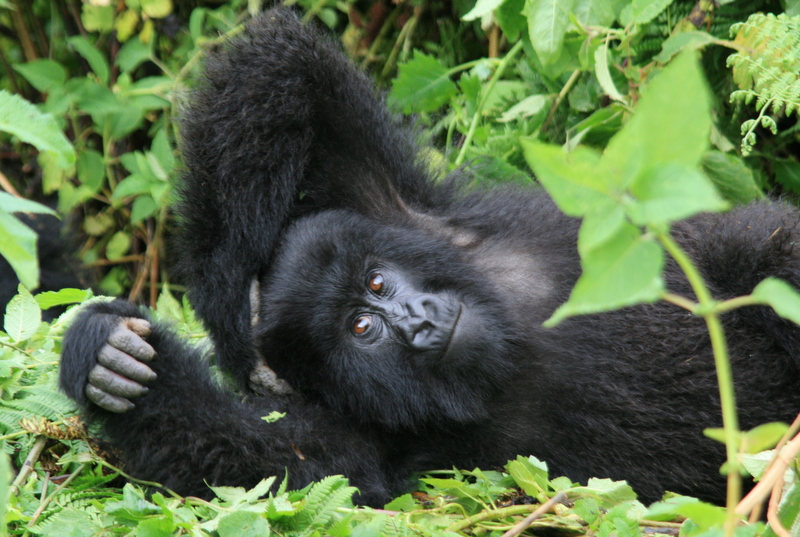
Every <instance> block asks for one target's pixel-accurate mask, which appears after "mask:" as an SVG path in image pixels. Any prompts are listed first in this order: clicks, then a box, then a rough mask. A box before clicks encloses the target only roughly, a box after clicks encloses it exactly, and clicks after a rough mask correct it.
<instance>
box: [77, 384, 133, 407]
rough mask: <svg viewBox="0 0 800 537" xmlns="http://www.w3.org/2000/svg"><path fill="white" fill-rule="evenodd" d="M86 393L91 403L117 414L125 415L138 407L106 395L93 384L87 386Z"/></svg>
mask: <svg viewBox="0 0 800 537" xmlns="http://www.w3.org/2000/svg"><path fill="white" fill-rule="evenodd" d="M84 391H85V392H86V397H87V398H88V399H89V401H91V402H93V403H94V404H96V405H97V406H99V407H101V408H105V409H106V410H108V411H110V412H114V413H116V414H123V413H125V412H128V411H129V410H133V409H134V408H136V405H134V404H133V403H131V402H130V401H128V400H127V399H124V398H122V397H117V396H116V395H111V394H110V393H106V392H104V391H103V390H101V389H100V388H97V387H96V386H92V385H91V384H87V385H86V390H84Z"/></svg>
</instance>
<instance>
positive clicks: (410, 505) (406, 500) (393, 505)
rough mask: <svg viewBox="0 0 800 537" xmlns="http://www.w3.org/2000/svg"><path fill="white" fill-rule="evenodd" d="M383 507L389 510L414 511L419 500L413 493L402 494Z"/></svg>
mask: <svg viewBox="0 0 800 537" xmlns="http://www.w3.org/2000/svg"><path fill="white" fill-rule="evenodd" d="M383 508H384V509H385V510H387V511H402V512H407V511H414V510H415V509H417V508H418V506H417V502H416V501H415V500H414V497H413V496H412V495H411V494H403V495H402V496H398V497H397V498H395V499H394V500H392V501H391V502H389V503H387V504H386V505H384V506H383Z"/></svg>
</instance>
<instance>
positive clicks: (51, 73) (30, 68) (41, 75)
mask: <svg viewBox="0 0 800 537" xmlns="http://www.w3.org/2000/svg"><path fill="white" fill-rule="evenodd" d="M14 70H15V71H17V72H18V73H19V74H21V75H22V76H24V77H25V79H26V80H27V81H28V82H30V83H31V86H33V87H34V88H36V89H37V90H39V91H41V92H44V93H47V92H49V91H50V90H52V89H54V88H60V87H62V86H63V85H64V83H65V82H66V81H67V71H66V70H65V69H64V68H63V67H61V65H60V64H59V63H58V62H54V61H53V60H35V61H32V62H27V63H22V64H19V65H14Z"/></svg>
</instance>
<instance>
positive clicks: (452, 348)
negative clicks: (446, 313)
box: [442, 304, 464, 360]
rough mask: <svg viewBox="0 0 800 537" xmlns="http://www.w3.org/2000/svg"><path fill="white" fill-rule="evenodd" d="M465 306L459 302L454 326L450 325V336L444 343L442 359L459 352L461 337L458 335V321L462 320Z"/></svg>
mask: <svg viewBox="0 0 800 537" xmlns="http://www.w3.org/2000/svg"><path fill="white" fill-rule="evenodd" d="M463 308H464V306H463V305H461V304H458V311H457V312H456V314H455V320H454V321H453V326H451V327H450V336H449V337H448V338H447V341H446V342H445V344H444V349H443V350H442V360H448V359H450V358H451V357H452V356H451V355H453V354H455V353H456V352H458V347H459V345H458V340H459V339H460V338H458V337H456V331H457V330H458V322H459V321H460V320H461V312H462V311H463ZM454 342H455V344H454Z"/></svg>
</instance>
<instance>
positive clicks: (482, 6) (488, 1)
mask: <svg viewBox="0 0 800 537" xmlns="http://www.w3.org/2000/svg"><path fill="white" fill-rule="evenodd" d="M505 1H506V0H478V1H477V2H476V3H475V7H473V8H472V9H471V10H469V12H468V13H467V14H466V15H464V16H463V17H461V19H462V20H465V21H474V20H475V19H480V18H481V17H483V16H484V15H487V14H489V13H491V12H492V11H494V10H495V9H497V8H498V7H500V6H501V5H502V4H503V2H505Z"/></svg>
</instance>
